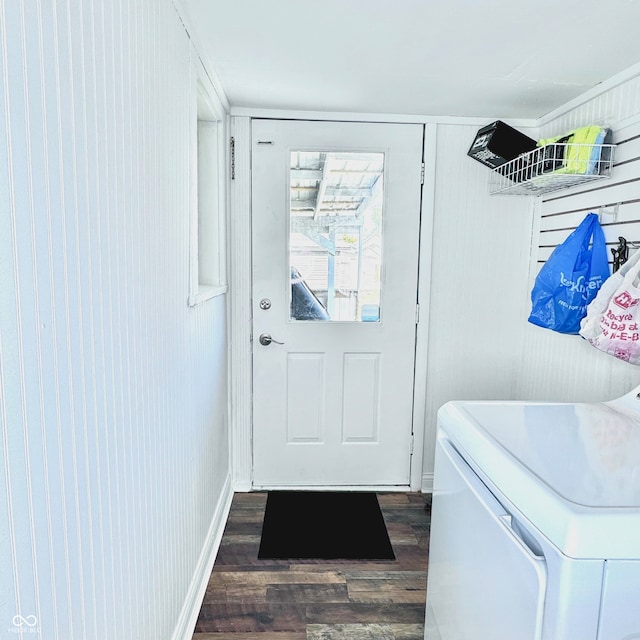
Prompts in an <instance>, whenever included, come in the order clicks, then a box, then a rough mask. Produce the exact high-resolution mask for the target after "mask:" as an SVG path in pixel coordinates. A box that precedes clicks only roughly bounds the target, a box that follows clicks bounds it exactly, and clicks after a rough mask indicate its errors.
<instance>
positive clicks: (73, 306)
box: [0, 0, 231, 640]
mask: <svg viewBox="0 0 640 640" xmlns="http://www.w3.org/2000/svg"><path fill="white" fill-rule="evenodd" d="M191 55H192V52H191V48H190V42H189V38H188V35H187V33H186V31H185V30H184V27H183V25H182V23H181V21H180V19H179V18H178V15H177V13H176V11H175V9H174V7H173V5H172V4H171V2H170V1H169V0H128V1H126V2H123V1H114V2H103V1H100V0H85V1H83V2H81V3H78V2H72V1H71V0H57V1H53V0H42V1H39V2H33V1H32V0H0V74H1V75H0V78H2V81H0V438H1V440H2V442H1V446H2V458H1V464H0V637H1V638H5V637H7V638H8V637H11V638H14V637H17V638H23V637H25V638H26V637H29V638H32V637H38V638H43V639H46V640H50V639H60V640H76V639H77V640H93V639H105V640H114V639H115V638H118V639H132V640H133V639H135V640H141V639H149V640H164V639H170V638H179V637H190V631H191V630H192V628H191V629H189V625H190V624H192V623H194V622H195V619H194V618H193V615H194V608H195V614H196V615H197V607H199V604H200V603H199V601H198V599H199V595H201V593H200V591H199V590H200V589H201V585H200V582H201V580H202V578H203V577H204V579H206V577H208V573H207V564H208V563H209V562H212V560H211V557H210V556H211V553H212V548H213V547H215V544H214V542H213V538H214V537H215V535H216V532H217V530H218V529H220V527H221V526H222V525H223V524H224V519H225V516H226V512H225V509H226V508H228V501H229V499H230V495H231V484H230V475H229V474H230V471H229V434H228V426H227V356H226V346H227V324H226V304H227V303H226V297H225V296H221V297H218V298H215V299H212V300H210V301H208V302H206V303H203V304H201V305H198V306H196V307H194V308H189V307H188V306H187V298H188V294H189V291H188V286H189V273H188V267H189V254H188V252H189V228H188V225H189V202H190V196H189V189H190V180H191V178H190V162H191V154H190V148H191V136H192V135H193V133H194V131H195V127H194V126H193V125H194V118H195V100H194V96H195V92H194V91H192V79H191V78H190V56H191ZM220 533H221V531H220ZM209 569H210V567H209ZM205 574H206V575H205ZM16 616H20V617H16Z"/></svg>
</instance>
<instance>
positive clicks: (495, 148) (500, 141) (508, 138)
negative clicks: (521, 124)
mask: <svg viewBox="0 0 640 640" xmlns="http://www.w3.org/2000/svg"><path fill="white" fill-rule="evenodd" d="M535 148H536V141H535V140H533V139H532V138H530V137H529V136H525V135H524V133H520V132H519V131H517V130H516V129H514V128H513V127H510V126H509V125H508V124H505V123H504V122H502V121H501V120H496V121H495V122H492V123H491V124H488V125H487V126H486V127H482V129H480V130H479V131H478V133H477V134H476V138H475V140H474V141H473V144H472V145H471V148H470V149H469V151H468V152H467V155H468V156H470V157H471V158H473V159H474V160H477V161H478V162H481V163H482V164H484V165H485V166H487V167H489V168H491V169H495V168H496V167H499V166H500V165H502V164H504V163H505V162H509V160H513V159H514V158H517V157H518V156H519V155H520V154H522V153H526V152H527V151H531V150H532V149H535Z"/></svg>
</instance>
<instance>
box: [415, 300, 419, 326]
mask: <svg viewBox="0 0 640 640" xmlns="http://www.w3.org/2000/svg"><path fill="white" fill-rule="evenodd" d="M419 322H420V304H419V303H417V304H416V324H418V323H419Z"/></svg>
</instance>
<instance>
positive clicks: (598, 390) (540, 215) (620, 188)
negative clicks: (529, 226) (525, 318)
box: [515, 71, 640, 402]
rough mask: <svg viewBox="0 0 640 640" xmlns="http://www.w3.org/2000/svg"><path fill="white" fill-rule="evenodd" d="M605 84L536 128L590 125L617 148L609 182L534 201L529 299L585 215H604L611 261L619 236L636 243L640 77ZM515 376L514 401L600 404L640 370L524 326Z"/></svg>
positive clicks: (556, 131)
mask: <svg viewBox="0 0 640 640" xmlns="http://www.w3.org/2000/svg"><path fill="white" fill-rule="evenodd" d="M638 72H640V71H638ZM609 84H610V85H611V86H610V88H608V89H607V90H606V91H600V92H599V93H598V94H597V95H593V96H591V97H589V96H586V97H584V98H583V99H582V100H577V101H576V103H573V104H569V105H567V106H566V107H565V108H562V109H559V110H558V111H556V112H554V113H552V114H550V115H549V116H548V117H546V118H545V119H544V120H543V122H542V127H541V137H551V136H554V135H561V134H563V133H565V132H567V131H570V130H571V129H574V128H576V127H580V126H585V125H590V124H597V125H606V126H610V127H611V128H612V129H613V142H614V143H616V144H617V145H618V146H617V148H616V151H615V156H614V166H613V170H612V173H611V177H610V178H609V179H605V180H600V181H597V182H593V183H588V184H587V185H584V186H579V187H573V188H572V189H569V190H565V191H558V192H554V193H550V194H548V195H546V196H541V197H540V198H538V199H536V217H535V226H534V233H533V236H532V248H531V271H530V274H529V282H528V286H527V295H528V293H529V292H530V290H531V288H532V286H533V283H534V279H535V276H536V274H537V273H538V271H539V270H540V267H541V266H542V264H544V261H545V260H546V259H547V258H548V257H549V255H550V254H551V252H552V251H553V249H554V247H555V246H557V245H558V244H559V243H561V242H563V241H564V240H565V239H566V237H567V236H568V235H569V234H570V233H571V231H572V230H573V229H574V228H575V227H576V226H577V225H578V224H579V223H580V221H581V220H582V219H583V218H584V216H585V215H586V214H587V213H589V212H595V213H598V212H599V210H600V208H601V207H603V209H604V213H603V214H602V216H601V222H602V226H603V230H604V232H605V238H606V240H607V243H608V253H609V258H610V259H611V258H612V256H611V253H610V248H611V247H615V246H617V245H618V236H623V237H625V238H626V239H627V240H628V241H630V242H631V241H634V242H640V108H639V106H638V105H640V76H638V75H633V76H631V77H625V78H624V79H621V80H618V81H616V80H615V79H613V80H612V81H611V82H610V83H609ZM616 205H618V206H619V208H618V214H617V217H614V216H613V215H611V213H608V212H613V211H614V210H615V207H616ZM527 304H529V305H530V301H529V300H528V299H527ZM518 369H519V374H518V376H517V385H516V394H515V395H516V397H517V398H522V399H536V400H553V401H587V402H588V401H599V400H606V399H612V398H615V397H617V396H619V395H621V394H623V393H626V392H627V391H630V390H631V389H632V388H633V387H634V386H636V385H639V384H640V367H637V366H634V365H630V364H627V363H625V362H621V361H620V360H617V359H615V358H613V357H611V356H608V355H605V354H603V353H601V352H600V351H598V350H596V349H594V348H593V347H591V346H590V345H589V344H588V343H587V342H586V341H585V340H583V339H582V338H581V337H579V336H567V335H562V334H558V333H554V332H553V331H549V330H545V329H542V328H539V327H536V326H533V325H531V324H529V323H525V324H524V334H523V352H522V361H521V366H519V368H518Z"/></svg>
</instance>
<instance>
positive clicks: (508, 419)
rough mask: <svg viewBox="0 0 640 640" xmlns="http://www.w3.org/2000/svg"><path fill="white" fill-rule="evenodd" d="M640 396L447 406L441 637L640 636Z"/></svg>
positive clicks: (432, 561) (438, 486)
mask: <svg viewBox="0 0 640 640" xmlns="http://www.w3.org/2000/svg"><path fill="white" fill-rule="evenodd" d="M639 394H640V387H638V388H637V389H635V390H634V391H632V392H631V393H629V394H627V395H625V396H623V397H622V398H620V399H618V400H614V401H611V402H605V403H593V404H589V403H580V404H558V403H529V402H450V403H448V404H446V405H444V406H443V407H442V408H441V409H440V411H439V413H438V435H437V445H436V462H435V476H434V494H433V510H432V519H431V539H430V549H429V572H428V586H427V614H426V623H425V638H426V639H427V640H640V399H639V398H638V395H639Z"/></svg>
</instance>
